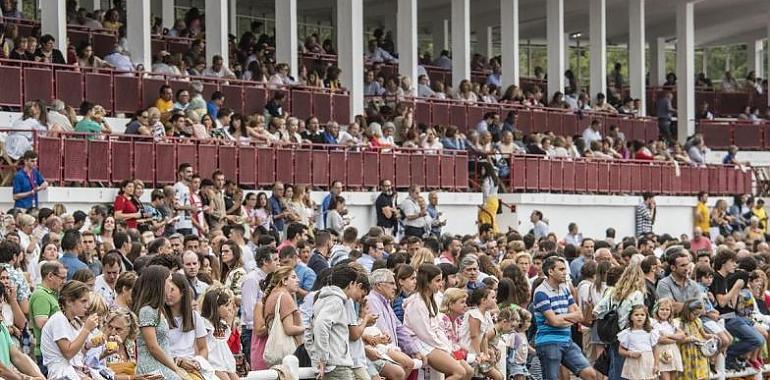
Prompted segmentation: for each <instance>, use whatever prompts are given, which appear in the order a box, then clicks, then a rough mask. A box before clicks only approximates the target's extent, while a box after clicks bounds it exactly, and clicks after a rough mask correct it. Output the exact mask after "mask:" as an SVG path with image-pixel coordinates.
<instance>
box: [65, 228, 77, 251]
mask: <svg viewBox="0 0 770 380" xmlns="http://www.w3.org/2000/svg"><path fill="white" fill-rule="evenodd" d="M79 244H80V232H78V230H74V229H72V230H67V231H64V236H63V237H62V238H61V249H62V250H63V251H72V250H73V249H75V248H76V247H77V246H78V245H79Z"/></svg>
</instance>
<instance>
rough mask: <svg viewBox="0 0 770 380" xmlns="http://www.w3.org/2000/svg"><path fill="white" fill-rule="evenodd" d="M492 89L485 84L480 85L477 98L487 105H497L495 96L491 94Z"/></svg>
mask: <svg viewBox="0 0 770 380" xmlns="http://www.w3.org/2000/svg"><path fill="white" fill-rule="evenodd" d="M492 88H494V87H490V85H488V84H486V83H484V84H482V85H481V87H480V89H479V98H480V99H481V101H482V102H483V103H488V104H495V103H497V96H495V94H494V93H493V92H494V91H493V90H492Z"/></svg>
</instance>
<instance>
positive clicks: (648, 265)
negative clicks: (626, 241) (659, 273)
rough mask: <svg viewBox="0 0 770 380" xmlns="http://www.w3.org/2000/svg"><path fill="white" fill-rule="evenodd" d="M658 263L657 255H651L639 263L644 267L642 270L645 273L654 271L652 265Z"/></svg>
mask: <svg viewBox="0 0 770 380" xmlns="http://www.w3.org/2000/svg"><path fill="white" fill-rule="evenodd" d="M657 264H658V258H657V257H655V255H649V256H647V257H645V258H644V260H642V262H641V263H640V264H639V265H640V266H641V268H642V272H643V273H644V274H648V273H650V271H652V267H653V266H655V265H657Z"/></svg>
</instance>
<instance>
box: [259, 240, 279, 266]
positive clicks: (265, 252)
mask: <svg viewBox="0 0 770 380" xmlns="http://www.w3.org/2000/svg"><path fill="white" fill-rule="evenodd" d="M275 252H276V249H275V248H274V247H271V246H269V245H268V246H264V247H259V248H257V249H256V250H255V252H254V260H255V261H256V262H257V267H262V265H265V262H266V261H268V260H272V258H273V254H274V253H275Z"/></svg>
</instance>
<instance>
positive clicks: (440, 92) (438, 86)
mask: <svg viewBox="0 0 770 380" xmlns="http://www.w3.org/2000/svg"><path fill="white" fill-rule="evenodd" d="M433 92H434V95H433V96H434V97H435V98H436V99H441V100H444V99H449V96H448V95H447V93H446V91H445V89H444V82H442V81H440V80H436V81H433Z"/></svg>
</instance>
